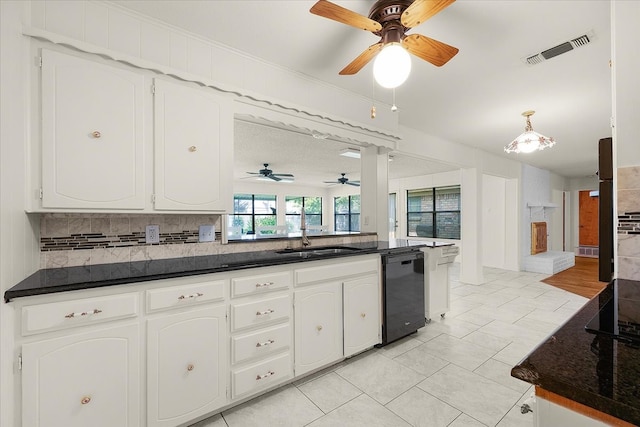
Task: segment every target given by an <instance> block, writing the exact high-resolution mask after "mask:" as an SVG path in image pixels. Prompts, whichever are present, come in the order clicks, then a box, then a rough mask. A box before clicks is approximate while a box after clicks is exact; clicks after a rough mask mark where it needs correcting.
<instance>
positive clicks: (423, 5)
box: [400, 0, 455, 28]
mask: <svg viewBox="0 0 640 427" xmlns="http://www.w3.org/2000/svg"><path fill="white" fill-rule="evenodd" d="M454 1H455V0H415V1H414V2H413V3H411V5H410V6H409V7H408V8H407V9H406V10H405V11H404V12H403V13H402V17H401V18H400V21H401V22H402V25H404V26H405V27H407V28H413V27H415V26H418V25H420V24H422V23H423V22H424V21H426V20H427V19H429V18H431V17H432V16H433V15H435V14H436V13H438V12H440V11H441V10H442V9H444V8H446V7H447V6H449V5H450V4H451V3H453V2H454Z"/></svg>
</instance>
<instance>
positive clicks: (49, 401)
mask: <svg viewBox="0 0 640 427" xmlns="http://www.w3.org/2000/svg"><path fill="white" fill-rule="evenodd" d="M139 348H140V343H139V327H138V324H137V323H135V324H129V325H124V326H116V327H109V328H105V329H99V330H91V331H88V332H83V333H69V334H68V335H65V336H62V337H59V338H53V339H45V340H39V341H35V342H31V343H28V344H24V345H23V346H22V425H23V426H29V427H48V426H51V427H60V426H65V427H76V426H77V427H86V426H92V427H102V426H103V427H113V426H122V427H133V426H138V425H140V398H139V396H140V391H139V390H140V387H139V384H140V372H139V366H140V359H139Z"/></svg>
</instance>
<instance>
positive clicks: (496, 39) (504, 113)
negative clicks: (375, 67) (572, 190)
mask: <svg viewBox="0 0 640 427" xmlns="http://www.w3.org/2000/svg"><path fill="white" fill-rule="evenodd" d="M115 3H118V4H120V5H121V6H124V7H128V8H131V9H133V10H135V11H138V12H141V13H144V14H146V15H149V16H151V17H153V18H156V19H159V20H161V21H164V22H167V23H169V24H171V25H174V26H176V27H179V28H183V29H185V30H187V31H189V32H192V33H195V34H198V35H200V36H202V37H204V38H207V39H210V40H215V41H216V42H218V43H222V44H224V45H227V46H230V47H232V48H234V49H237V50H239V51H242V52H245V53H247V54H249V55H251V56H254V57H257V58H260V59H262V60H264V61H268V62H271V63H274V64H278V65H280V66H284V67H287V68H289V69H292V70H294V71H297V72H300V73H303V74H306V75H308V76H311V77H314V78H316V79H319V80H322V81H325V82H328V83H330V84H332V85H335V86H339V87H342V88H344V89H346V90H349V91H352V92H355V93H358V94H360V95H362V96H366V97H371V94H372V93H371V92H372V87H371V85H372V84H371V82H372V77H371V73H372V64H371V63H370V64H368V65H367V66H365V67H364V68H363V69H362V70H361V71H360V72H359V73H357V74H356V75H353V76H339V75H338V72H339V71H340V70H341V69H342V68H344V67H345V66H346V65H347V64H349V63H350V62H351V61H352V60H353V59H354V58H355V57H356V56H358V55H359V54H360V53H361V52H362V51H363V50H364V49H365V48H366V47H367V46H369V45H371V44H374V43H376V42H377V41H378V38H377V37H376V36H374V35H373V34H371V33H368V32H365V31H361V30H357V29H355V28H352V27H350V26H347V25H344V24H340V23H337V22H335V21H332V20H329V19H325V18H322V17H319V16H316V15H313V14H311V13H310V12H309V9H310V8H311V6H312V5H313V4H314V3H315V1H313V0H312V1H305V0H295V1H291V0H284V1H263V0H257V1H250V0H243V1H238V0H231V1H221V0H214V1H191V0H180V1H172V0H162V1H148V0H120V1H116V2H115ZM334 3H337V4H339V5H341V6H343V7H345V8H348V9H351V10H353V11H355V12H357V13H360V14H362V15H365V16H366V15H368V11H369V9H370V7H371V6H372V5H373V3H374V2H373V1H364V0H352V1H345V0H334ZM409 33H419V34H423V35H426V36H429V37H431V38H434V39H437V40H440V41H442V42H445V43H447V44H450V45H452V46H455V47H457V48H459V49H460V52H459V53H458V54H457V55H456V56H455V57H454V58H453V59H452V60H451V61H450V62H449V63H447V64H445V65H444V66H443V67H435V66H433V65H431V64H429V63H427V62H424V61H422V60H420V59H418V58H417V57H412V71H411V75H410V76H409V79H408V80H407V82H405V83H404V84H403V85H402V86H401V87H399V88H398V89H396V98H395V103H396V104H397V106H398V112H397V114H399V122H400V124H401V125H402V126H406V127H409V128H414V129H417V130H420V131H422V132H425V133H427V134H430V135H434V136H437V137H439V138H442V139H445V140H449V141H452V142H456V143H461V144H465V145H469V146H472V147H477V148H479V149H482V150H485V151H487V152H490V153H493V154H496V155H499V156H504V157H507V158H512V159H516V160H519V161H522V162H525V163H528V164H531V165H533V166H536V167H539V168H543V169H548V170H550V171H552V172H555V173H557V174H559V175H562V176H565V177H571V178H581V177H587V176H591V177H592V176H593V175H594V173H595V171H596V170H597V141H598V139H599V138H602V137H606V136H610V135H611V129H610V125H609V123H610V117H611V115H612V113H611V81H610V68H609V60H610V51H611V40H610V39H611V37H610V33H611V30H610V2H609V1H600V0H585V1H579V0H569V1H561V0H554V1H551V0H549V1H529V0H497V1H485V0H458V1H456V2H455V3H453V4H452V5H451V6H449V7H447V8H446V9H444V10H443V11H442V12H440V13H438V14H437V15H435V16H434V17H432V18H431V19H429V20H428V21H426V22H425V23H423V24H421V25H419V26H417V27H415V28H413V29H411V30H410V31H409ZM583 34H588V35H589V36H590V39H591V42H590V43H589V44H587V45H585V46H583V47H579V48H577V49H574V50H572V51H570V52H567V53H565V54H562V55H559V56H557V57H555V58H551V59H549V60H546V61H543V62H541V63H539V64H536V65H528V64H526V63H525V61H524V58H526V57H528V56H531V55H533V54H537V53H539V52H541V51H544V50H546V49H549V48H551V47H554V46H556V45H559V44H561V43H564V42H566V41H568V40H571V39H574V38H576V37H579V36H581V35H583ZM376 98H378V99H379V100H380V101H381V102H384V103H388V104H391V103H392V93H391V91H390V90H387V89H382V88H379V89H376ZM526 110H535V111H536V114H535V115H534V116H532V118H531V121H532V125H533V128H534V130H536V131H537V132H539V133H542V134H544V135H546V136H550V137H554V138H555V139H556V140H557V141H558V142H557V144H556V146H555V147H553V148H551V149H547V150H545V151H541V152H536V153H532V154H526V155H525V154H507V153H504V151H503V147H504V146H505V145H506V144H507V143H509V142H510V141H511V140H512V139H514V138H515V137H516V136H517V135H519V134H520V133H521V132H522V131H523V130H524V126H525V120H524V118H523V117H522V116H521V113H522V112H524V111H526ZM256 126H260V125H255V124H249V123H245V124H240V125H239V126H238V125H237V126H236V131H237V135H238V138H237V141H236V144H237V145H238V147H237V152H236V158H237V159H238V162H237V163H238V165H237V166H238V167H240V168H241V169H239V171H238V172H237V174H240V173H246V172H247V171H253V170H255V171H257V170H258V169H260V168H261V167H262V163H270V167H272V169H274V172H276V173H278V172H281V173H294V174H295V171H294V170H292V169H294V168H298V167H299V168H300V169H301V170H303V171H305V170H306V171H310V170H311V169H313V168H314V167H318V165H320V164H321V163H322V164H325V163H323V162H324V160H325V159H324V158H323V157H322V156H323V155H324V154H326V151H327V150H328V147H329V146H330V145H332V144H338V142H336V141H330V140H312V141H310V144H311V143H315V145H309V146H307V145H304V146H302V144H300V145H301V146H300V147H298V148H296V150H298V149H299V151H300V152H293V151H291V149H290V147H291V145H287V149H284V151H280V149H279V148H276V147H274V146H272V145H271V144H269V145H268V146H269V147H270V149H271V150H272V151H271V153H270V155H269V152H267V151H265V152H262V151H257V150H255V148H256V147H255V146H254V147H253V150H254V151H251V150H249V149H247V148H246V147H242V145H243V144H242V138H243V137H247V138H252V139H253V138H257V139H260V140H261V141H266V140H267V139H268V138H269V135H270V134H271V133H274V136H273V138H274V140H282V139H283V138H287V137H283V135H282V134H281V132H282V131H281V130H277V129H269V130H265V129H264V126H262V127H263V129H262V130H261V131H259V135H258V134H257V133H256V132H258V131H256V129H255V127H256ZM288 137H289V138H300V137H306V139H312V138H310V137H309V136H308V135H300V134H297V133H293V134H290V135H289V136H288ZM253 140H254V141H255V140H256V139H253ZM296 140H297V141H299V140H298V139H296ZM298 143H299V142H298ZM319 143H321V144H319ZM322 144H324V145H322ZM265 146H266V144H265ZM294 146H295V144H294ZM318 147H322V149H323V150H325V153H324V154H323V151H322V150H320V151H317V152H316V151H313V154H312V150H313V149H314V148H315V149H317V148H318ZM339 147H341V146H339ZM238 150H239V151H238ZM305 158H308V159H309V160H310V162H311V164H304V163H303V159H305ZM245 159H246V163H241V162H240V160H242V162H245ZM285 159H295V165H294V164H292V162H291V160H288V161H286V162H285ZM345 160H348V161H351V162H352V160H351V159H345ZM398 160H399V161H398V163H395V161H394V162H391V163H390V175H392V177H393V174H395V173H399V172H398V170H402V171H405V172H406V173H408V169H407V168H409V165H406V167H404V168H403V167H401V166H402V165H401V162H400V160H404V159H403V158H398ZM407 162H409V163H410V164H412V165H414V166H416V167H417V168H418V170H424V166H425V165H428V167H427V169H429V168H430V167H433V168H434V169H433V170H437V169H438V168H444V170H446V169H450V166H445V165H438V164H433V165H430V164H427V163H420V162H418V163H416V162H415V161H414V159H407ZM279 163H283V164H279ZM392 164H393V166H392ZM325 165H326V166H331V171H325V173H331V174H334V175H335V173H336V172H346V173H347V174H349V173H351V172H355V173H357V172H359V167H352V166H351V164H350V163H348V162H347V163H345V162H344V161H343V160H342V159H339V160H338V161H336V159H335V155H333V156H332V157H330V158H327V159H326V164H325ZM337 167H339V169H337ZM283 169H287V170H283ZM428 173H433V172H428ZM324 176H326V175H323V177H324ZM347 176H349V175H347ZM335 178H337V176H336V177H335ZM332 179H333V178H332ZM354 179H358V178H354ZM297 180H298V175H296V181H297ZM316 182H317V180H316Z"/></svg>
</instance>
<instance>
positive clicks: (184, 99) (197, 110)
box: [154, 79, 233, 212]
mask: <svg viewBox="0 0 640 427" xmlns="http://www.w3.org/2000/svg"><path fill="white" fill-rule="evenodd" d="M154 84H155V100H154V121H155V123H154V127H155V143H154V147H155V193H156V195H155V208H156V209H165V210H184V211H220V212H224V211H230V209H231V207H232V203H233V201H232V193H231V186H230V185H229V184H230V182H231V181H232V179H233V171H232V165H233V113H232V111H231V106H230V105H229V102H230V101H228V100H227V98H226V97H223V96H221V95H216V94H215V93H214V91H213V90H212V89H201V88H194V87H188V86H186V85H184V84H178V83H172V82H168V81H164V80H158V79H156V80H155V83H154Z"/></svg>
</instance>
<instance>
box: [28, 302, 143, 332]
mask: <svg viewBox="0 0 640 427" xmlns="http://www.w3.org/2000/svg"><path fill="white" fill-rule="evenodd" d="M137 315H138V294H137V293H129V294H121V295H110V296H104V297H97V298H85V299H77V300H71V301H62V302H55V303H47V304H38V305H29V306H26V307H23V308H22V335H30V334H35V333H39V332H46V331H53V330H57V329H66V328H74V327H76V326H82V325H88V324H94V323H101V322H106V321H108V320H115V319H123V318H127V317H135V316H137Z"/></svg>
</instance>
